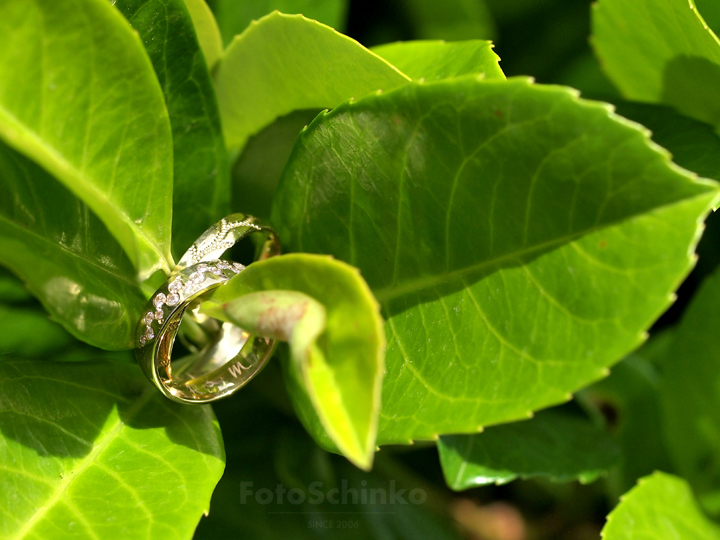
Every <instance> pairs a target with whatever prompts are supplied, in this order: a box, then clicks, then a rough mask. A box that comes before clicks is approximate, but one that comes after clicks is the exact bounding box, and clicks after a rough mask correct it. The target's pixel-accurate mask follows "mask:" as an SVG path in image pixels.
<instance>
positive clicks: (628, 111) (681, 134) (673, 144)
mask: <svg viewBox="0 0 720 540" xmlns="http://www.w3.org/2000/svg"><path fill="white" fill-rule="evenodd" d="M615 106H616V112H617V113H618V114H620V115H622V116H624V117H626V118H629V119H630V120H634V121H635V122H638V123H640V124H642V125H643V126H645V127H647V128H648V129H649V130H650V131H652V138H653V140H654V141H655V142H656V143H658V144H659V145H660V146H662V147H664V148H667V149H668V150H669V151H670V153H672V156H673V161H674V162H675V163H677V164H678V165H680V166H681V167H685V168H686V169H687V170H689V171H693V172H694V173H697V174H698V175H699V176H702V177H704V178H712V179H714V180H720V137H718V135H717V133H715V130H714V129H713V128H712V127H711V126H709V125H708V124H704V123H702V122H698V121H696V120H693V119H691V118H688V117H686V116H683V115H681V114H679V113H677V112H676V111H674V110H673V109H671V108H670V107H666V106H662V105H648V104H644V103H630V102H618V103H615Z"/></svg>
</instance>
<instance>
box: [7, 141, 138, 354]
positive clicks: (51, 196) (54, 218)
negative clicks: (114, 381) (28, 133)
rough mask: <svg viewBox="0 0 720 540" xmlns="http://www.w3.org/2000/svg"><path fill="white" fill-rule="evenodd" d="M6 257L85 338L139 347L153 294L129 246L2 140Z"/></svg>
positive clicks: (94, 342) (70, 327)
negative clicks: (139, 329)
mask: <svg viewBox="0 0 720 540" xmlns="http://www.w3.org/2000/svg"><path fill="white" fill-rule="evenodd" d="M0 262H1V263H2V264H4V265H7V266H8V268H10V269H11V270H13V272H15V274H17V275H18V276H20V277H21V278H22V279H23V281H24V282H25V284H26V285H27V287H28V289H29V290H30V292H32V293H33V294H34V295H35V296H36V297H37V298H38V299H40V301H41V302H42V304H43V305H44V306H45V309H47V311H48V312H49V313H50V316H51V317H52V318H53V319H54V320H55V321H57V322H59V323H60V324H62V325H63V326H64V327H65V329H66V330H68V331H69V332H70V333H71V334H73V335H74V336H75V337H77V338H78V339H81V340H83V341H85V342H87V343H90V344H91V345H95V346H96V347H101V348H104V349H131V348H133V347H134V332H135V327H136V325H137V321H138V320H139V319H140V317H141V315H142V310H143V307H144V305H145V300H146V299H145V297H144V296H143V294H142V293H141V291H140V289H139V287H138V283H137V281H136V279H135V270H134V269H133V267H132V264H131V263H130V261H129V259H128V258H127V256H126V255H125V253H124V252H123V250H122V248H121V247H120V245H119V244H118V243H117V241H116V240H115V239H114V238H113V237H112V236H111V235H110V233H109V232H108V230H107V229H106V228H105V226H104V225H103V224H102V223H101V222H100V220H99V219H98V218H97V217H95V215H94V214H93V213H92V212H91V211H90V210H89V209H88V208H87V206H86V205H84V204H83V203H81V202H80V201H79V200H78V199H77V198H76V197H75V196H73V195H72V193H70V192H69V191H68V190H67V189H66V188H65V187H64V186H63V185H62V184H60V183H59V182H57V181H56V180H55V179H54V178H52V177H51V176H50V175H49V174H48V173H46V172H45V171H44V170H43V169H41V168H40V167H39V166H38V165H36V164H35V163H33V162H32V161H30V160H29V159H27V158H26V157H24V156H23V155H22V154H20V153H18V152H16V151H14V150H12V149H11V148H9V147H7V146H6V145H5V144H4V143H2V142H0Z"/></svg>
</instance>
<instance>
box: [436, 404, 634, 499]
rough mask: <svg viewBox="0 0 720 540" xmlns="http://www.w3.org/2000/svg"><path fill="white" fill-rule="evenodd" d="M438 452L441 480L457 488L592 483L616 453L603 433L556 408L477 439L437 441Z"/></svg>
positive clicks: (455, 437)
mask: <svg viewBox="0 0 720 540" xmlns="http://www.w3.org/2000/svg"><path fill="white" fill-rule="evenodd" d="M438 450H439V452H440V462H441V463H442V467H443V473H444V474H445V481H446V482H447V484H448V485H449V486H450V487H451V488H453V489H455V490H462V489H468V488H471V487H475V486H482V485H486V484H506V483H508V482H511V481H513V480H515V479H516V478H532V477H545V478H549V479H550V480H553V481H556V482H568V481H570V480H580V481H581V482H582V483H588V482H593V481H594V480H596V479H597V478H598V476H600V475H601V474H605V473H606V472H607V471H608V470H609V469H610V468H611V467H612V466H613V465H614V464H615V463H616V462H617V459H618V457H619V454H620V452H619V449H618V447H617V444H616V443H615V441H613V440H612V439H611V438H610V437H609V436H608V435H607V433H605V432H604V431H603V430H602V429H599V428H597V427H595V426H594V425H593V424H592V423H591V422H590V421H588V420H587V419H584V418H582V417H575V416H571V415H569V414H567V413H563V412H559V411H555V410H549V411H542V412H540V413H538V414H537V416H535V417H534V418H532V419H530V420H524V421H522V422H513V423H510V424H506V425H503V426H495V427H491V428H488V429H487V430H486V431H484V432H483V433H478V434H477V435H449V436H445V437H441V438H440V440H439V441H438Z"/></svg>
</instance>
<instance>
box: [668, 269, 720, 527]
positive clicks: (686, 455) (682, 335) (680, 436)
mask: <svg viewBox="0 0 720 540" xmlns="http://www.w3.org/2000/svg"><path fill="white" fill-rule="evenodd" d="M719 330H720V273H719V272H717V271H716V272H715V273H714V274H712V275H711V276H710V277H709V278H708V279H706V280H705V282H704V283H703V285H702V287H701V288H700V289H699V290H698V291H697V293H696V294H695V296H694V297H693V300H692V303H691V304H690V306H689V307H688V309H687V310H686V312H685V314H684V316H683V319H682V321H681V323H680V326H679V327H678V328H677V330H676V331H675V332H674V333H673V337H672V341H671V343H670V345H669V347H668V348H667V349H666V351H665V354H664V358H663V360H662V362H661V365H662V381H663V384H662V400H663V410H664V413H665V420H666V440H667V443H668V446H669V449H670V452H671V454H672V457H673V459H674V461H675V463H676V465H677V466H678V469H679V471H680V473H682V475H683V476H684V477H685V478H687V479H688V480H689V481H690V483H691V484H692V485H693V488H694V489H695V491H696V492H697V493H698V496H699V497H700V498H701V500H702V499H703V497H704V496H706V495H712V494H714V493H715V492H717V491H718V490H720V352H718V347H717V335H718V331H719ZM713 506H716V505H713ZM711 510H712V511H713V512H714V513H718V512H719V511H720V509H719V508H717V507H714V508H712V509H711Z"/></svg>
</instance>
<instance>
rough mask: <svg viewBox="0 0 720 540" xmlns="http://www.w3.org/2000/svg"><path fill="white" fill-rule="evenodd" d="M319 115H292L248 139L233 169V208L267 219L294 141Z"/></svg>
mask: <svg viewBox="0 0 720 540" xmlns="http://www.w3.org/2000/svg"><path fill="white" fill-rule="evenodd" d="M318 112H319V111H317V110H309V111H295V112H294V113H290V114H288V115H287V116H283V117H281V118H278V119H277V120H275V122H273V123H272V124H270V125H269V126H268V127H266V128H265V129H263V130H262V131H261V132H260V133H258V134H256V135H254V136H252V137H250V139H249V140H248V143H247V145H246V146H245V148H244V149H243V151H242V154H240V157H239V158H238V159H237V161H236V162H235V164H234V165H233V169H232V205H233V208H239V209H242V211H243V212H245V213H248V214H251V215H253V216H256V217H259V218H262V219H270V210H271V207H272V200H273V197H274V196H275V190H276V189H277V185H278V182H280V176H281V175H282V172H283V169H284V168H285V164H286V163H287V160H288V158H289V157H290V152H291V151H292V149H293V146H294V145H295V140H296V139H297V136H298V135H299V134H300V131H302V129H303V128H304V127H305V126H307V125H308V124H309V123H310V122H311V121H312V119H313V118H315V117H316V116H317V115H318Z"/></svg>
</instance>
